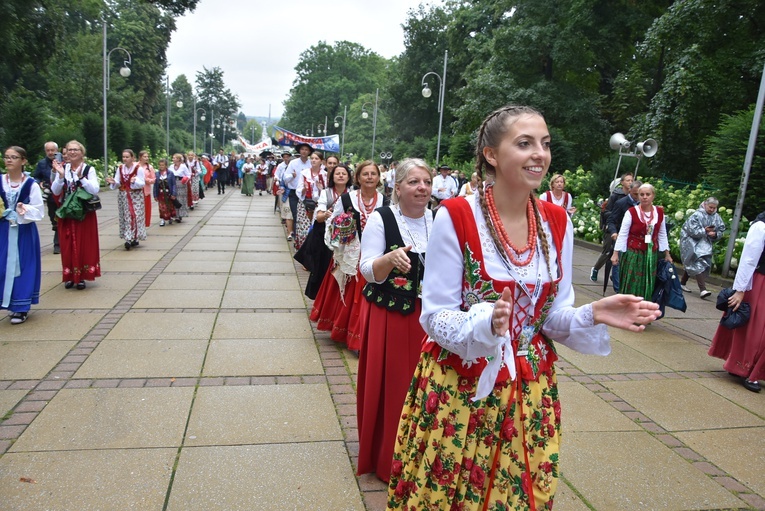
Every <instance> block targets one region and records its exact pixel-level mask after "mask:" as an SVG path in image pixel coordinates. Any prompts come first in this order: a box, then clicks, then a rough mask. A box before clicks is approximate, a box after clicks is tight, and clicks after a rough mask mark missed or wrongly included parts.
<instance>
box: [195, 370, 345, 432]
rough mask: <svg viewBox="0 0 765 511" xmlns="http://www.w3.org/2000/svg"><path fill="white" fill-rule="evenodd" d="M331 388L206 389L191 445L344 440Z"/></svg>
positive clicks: (199, 395) (200, 393)
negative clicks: (331, 395)
mask: <svg viewBox="0 0 765 511" xmlns="http://www.w3.org/2000/svg"><path fill="white" fill-rule="evenodd" d="M334 410H335V407H334V404H333V403H332V399H331V398H330V395H329V390H328V389H327V386H326V385H319V384H304V385H252V386H237V387H234V386H225V387H200V388H199V390H198V391H197V397H196V400H195V402H194V408H193V410H192V411H191V418H190V419H189V426H188V433H187V435H186V445H189V446H200V445H238V444H274V443H291V442H294V443H301V442H317V441H324V440H342V438H343V437H342V433H341V432H340V425H339V424H338V421H337V417H336V416H335V412H334Z"/></svg>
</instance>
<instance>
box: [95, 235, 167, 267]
mask: <svg viewBox="0 0 765 511" xmlns="http://www.w3.org/2000/svg"><path fill="white" fill-rule="evenodd" d="M146 245H149V244H148V243H147V242H145V241H144V242H142V243H141V245H139V247H138V248H134V249H132V250H115V251H113V252H109V253H108V254H105V255H104V256H103V257H101V263H102V264H104V262H106V263H107V266H109V267H112V266H116V265H119V264H122V263H123V262H124V261H153V262H155V263H156V262H157V261H159V260H160V259H162V257H164V255H165V253H166V251H165V250H158V249H157V248H156V247H154V246H151V247H149V246H146Z"/></svg>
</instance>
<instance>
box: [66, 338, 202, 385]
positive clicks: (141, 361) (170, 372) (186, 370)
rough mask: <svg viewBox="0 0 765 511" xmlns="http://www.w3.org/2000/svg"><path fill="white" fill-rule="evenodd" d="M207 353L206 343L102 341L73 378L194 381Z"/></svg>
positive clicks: (146, 340)
mask: <svg viewBox="0 0 765 511" xmlns="http://www.w3.org/2000/svg"><path fill="white" fill-rule="evenodd" d="M206 349H207V340H206V339H183V340H161V339H159V340H158V339H138V340H135V339H131V340H104V341H101V343H99V345H98V347H97V348H96V349H95V350H94V351H93V353H92V354H91V355H90V356H89V357H88V359H87V360H86V361H85V363H84V364H82V367H80V369H79V370H78V371H77V372H76V373H75V374H74V378H91V379H99V378H174V377H195V376H198V375H199V372H200V368H201V367H202V361H203V360H204V358H205V350H206Z"/></svg>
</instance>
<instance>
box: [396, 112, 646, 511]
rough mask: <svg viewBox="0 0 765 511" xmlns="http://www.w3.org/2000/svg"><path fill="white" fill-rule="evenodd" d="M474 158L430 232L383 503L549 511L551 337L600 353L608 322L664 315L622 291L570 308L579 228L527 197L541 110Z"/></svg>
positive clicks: (538, 163) (481, 137)
mask: <svg viewBox="0 0 765 511" xmlns="http://www.w3.org/2000/svg"><path fill="white" fill-rule="evenodd" d="M476 156H477V163H476V172H477V173H478V175H479V178H480V179H481V181H482V183H481V184H480V185H479V186H478V187H477V193H476V194H474V195H473V197H472V198H469V199H455V200H446V201H444V202H443V203H442V206H444V207H443V208H442V211H439V213H438V215H437V216H436V219H435V221H434V223H433V232H432V233H431V234H430V241H429V243H428V255H427V267H426V270H425V279H424V283H423V296H422V315H421V316H420V324H421V325H422V327H423V329H424V330H425V331H426V332H427V335H428V339H427V342H426V343H425V345H424V347H423V351H422V354H421V356H420V362H419V364H418V366H417V369H416V371H415V374H414V378H413V380H412V385H411V386H410V389H409V395H408V396H407V399H406V401H405V403H404V408H403V411H402V415H401V423H400V426H399V431H398V435H397V442H398V444H397V447H396V452H395V454H394V459H393V464H392V470H391V480H390V485H389V488H388V507H389V509H407V510H409V509H430V508H438V509H460V510H482V509H493V510H497V509H521V510H527V509H532V510H542V509H551V508H552V505H553V497H554V495H555V489H556V487H557V480H558V474H559V466H558V454H559V453H558V451H559V441H560V432H561V423H560V417H561V415H560V401H559V398H558V389H557V379H556V376H555V367H554V365H553V363H554V362H555V360H556V359H557V356H556V354H555V349H554V343H553V339H554V340H555V341H556V342H560V343H561V344H564V345H566V346H568V347H570V348H571V349H574V350H576V351H579V352H583V353H590V354H599V355H607V354H608V353H609V352H610V343H609V337H608V330H607V328H606V326H605V325H606V324H608V325H612V326H617V327H621V328H628V329H630V330H632V331H640V330H642V329H644V328H645V327H644V326H643V325H644V324H646V323H649V322H650V321H653V320H654V319H655V318H656V317H658V315H659V312H658V306H657V305H656V304H652V303H649V302H645V301H643V300H642V299H641V298H639V297H635V296H627V295H614V296H610V297H608V298H603V299H602V300H599V301H597V302H594V303H592V304H587V305H584V306H582V307H578V308H576V307H574V292H573V286H572V256H573V227H572V225H571V222H570V220H569V218H568V215H567V214H566V211H565V210H563V209H562V208H560V207H558V206H555V205H552V204H549V203H545V202H543V201H537V200H536V198H535V196H534V193H533V191H534V190H535V189H536V188H538V187H539V185H540V184H541V182H542V179H543V177H544V175H545V173H546V172H547V169H548V167H549V165H550V134H549V132H548V130H547V125H546V123H545V121H544V119H543V117H542V115H541V114H539V113H538V112H537V111H535V110H533V109H531V108H528V107H515V106H508V107H504V108H501V109H499V110H497V111H495V112H493V113H492V114H491V115H489V116H488V117H487V118H486V120H485V121H484V123H483V124H482V126H481V129H480V131H479V134H478V144H477V148H476ZM487 176H491V177H493V178H494V182H493V184H491V185H489V186H487V187H486V188H485V189H484V186H483V181H484V179H485V178H486V177H487ZM487 357H488V358H487Z"/></svg>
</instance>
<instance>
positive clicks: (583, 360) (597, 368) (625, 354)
mask: <svg viewBox="0 0 765 511" xmlns="http://www.w3.org/2000/svg"><path fill="white" fill-rule="evenodd" d="M556 348H557V349H558V355H559V356H560V357H561V358H563V359H565V360H567V361H568V362H570V363H571V364H573V365H574V366H576V367H577V368H578V369H580V370H581V371H583V372H585V373H595V374H617V373H654V372H663V371H668V370H669V368H668V367H667V366H665V365H663V364H660V363H659V362H657V361H655V360H652V359H651V358H650V357H648V356H646V355H644V354H642V353H640V352H638V351H636V350H634V349H632V348H630V347H629V346H627V345H625V344H623V343H621V342H619V341H616V340H614V339H611V354H610V355H609V356H607V357H599V356H597V355H585V354H582V353H579V352H576V351H573V350H570V349H568V348H566V347H565V346H561V345H560V344H558V345H557V346H556Z"/></svg>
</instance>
